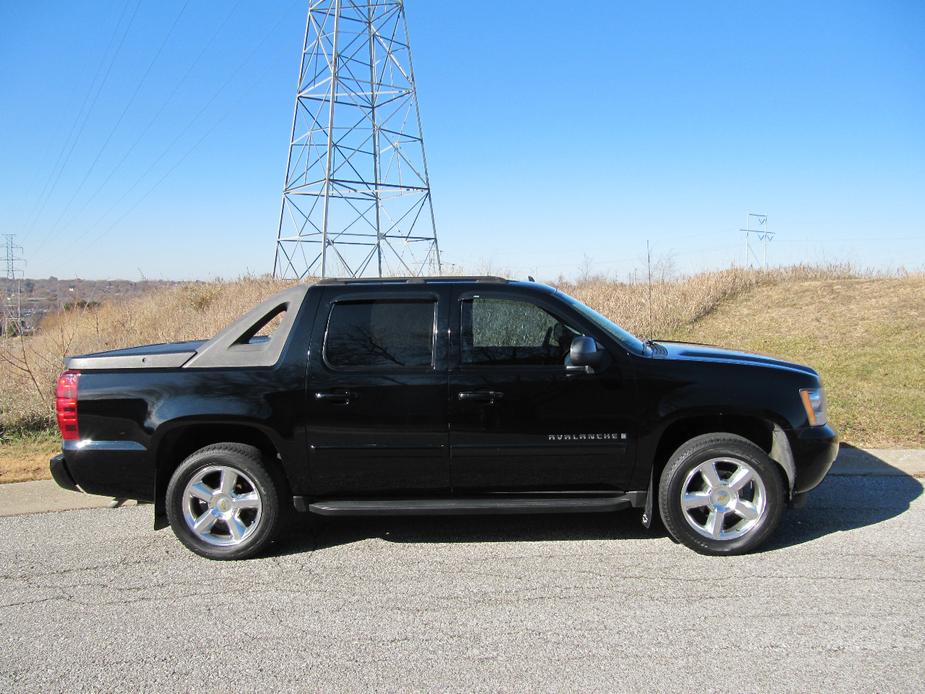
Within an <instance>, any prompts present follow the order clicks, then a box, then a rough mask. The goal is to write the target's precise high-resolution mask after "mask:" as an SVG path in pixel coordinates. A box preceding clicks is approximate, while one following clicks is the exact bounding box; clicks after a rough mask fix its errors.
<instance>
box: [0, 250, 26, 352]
mask: <svg viewBox="0 0 925 694" xmlns="http://www.w3.org/2000/svg"><path fill="white" fill-rule="evenodd" d="M15 241H16V235H15V234H3V259H2V263H3V266H4V269H5V270H6V275H5V277H4V279H5V280H6V281H5V282H4V286H3V297H2V299H3V326H2V330H3V332H2V333H0V336H7V335H19V334H21V333H22V331H23V319H22V292H21V291H20V289H21V288H20V279H21V277H20V274H21V272H22V267H23V265H24V264H25V262H26V261H25V260H24V259H23V257H22V256H18V255H17V253H22V246H17V245H16V243H15Z"/></svg>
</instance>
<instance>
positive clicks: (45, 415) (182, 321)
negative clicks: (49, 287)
mask: <svg viewBox="0 0 925 694" xmlns="http://www.w3.org/2000/svg"><path fill="white" fill-rule="evenodd" d="M289 284H291V283H290V282H282V281H278V280H273V279H269V278H265V277H260V278H258V277H246V278H243V279H239V280H236V281H233V282H223V281H216V282H197V283H193V284H186V285H180V286H178V287H171V288H168V289H163V290H159V291H154V292H151V293H150V294H146V295H144V296H140V297H136V298H134V299H130V300H128V301H123V302H115V303H106V304H103V305H102V306H100V307H98V308H90V309H78V310H72V311H65V312H61V313H58V314H57V315H54V316H50V317H48V318H47V319H46V320H45V321H44V322H43V323H42V325H41V328H40V330H39V331H38V333H37V334H36V335H34V336H31V337H25V338H7V339H2V340H0V435H3V434H6V435H7V436H8V435H10V434H16V433H17V432H28V431H35V430H40V429H42V428H48V427H50V426H52V424H53V415H54V383H55V378H56V377H57V375H58V374H59V373H60V372H61V369H62V367H63V365H64V358H65V356H68V355H74V354H83V353H87V352H98V351H102V350H107V349H118V348H120V347H130V346H133V345H143V344H153V343H158V342H175V341H178V340H195V339H199V338H208V337H211V336H212V335H214V334H216V333H217V332H219V330H221V329H222V328H223V327H225V326H226V325H228V324H229V323H231V322H232V321H233V320H234V319H235V318H237V317H239V316H240V315H241V314H242V313H244V312H245V311H246V310H247V309H249V308H251V307H253V306H254V305H255V304H257V303H259V302H260V301H262V300H263V299H264V298H266V297H267V296H269V295H270V294H273V293H274V292H277V291H279V290H280V289H283V288H284V287H286V286H288V285H289Z"/></svg>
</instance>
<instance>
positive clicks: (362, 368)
mask: <svg viewBox="0 0 925 694" xmlns="http://www.w3.org/2000/svg"><path fill="white" fill-rule="evenodd" d="M445 291H446V290H445V288H441V287H437V288H435V289H433V290H431V289H425V288H415V287H401V286H396V288H395V290H394V291H392V290H391V289H390V290H388V291H381V290H377V291H374V292H371V291H370V290H369V289H368V288H366V287H363V286H362V285H357V286H349V285H347V286H342V287H339V286H331V287H328V288H326V290H325V295H324V297H323V298H322V305H321V309H320V311H319V318H318V320H317V321H316V324H315V329H314V335H313V337H312V341H311V353H310V355H309V374H308V389H307V393H306V398H307V410H308V418H307V435H308V446H309V466H310V474H311V482H312V495H313V496H328V497H331V496H340V497H347V496H380V497H383V496H408V495H412V496H426V495H431V494H433V495H446V494H448V493H449V488H450V480H449V454H448V434H447V399H446V398H447V374H446V351H447V350H446V326H447V321H448V316H447V308H446V307H447V302H446V301H445V300H444V301H442V302H441V300H440V299H441V293H445Z"/></svg>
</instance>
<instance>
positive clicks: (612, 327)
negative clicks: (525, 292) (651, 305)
mask: <svg viewBox="0 0 925 694" xmlns="http://www.w3.org/2000/svg"><path fill="white" fill-rule="evenodd" d="M556 293H557V294H558V295H559V296H560V297H562V298H563V299H564V300H565V302H566V303H567V304H568V305H569V306H571V307H572V308H573V309H575V310H576V311H578V312H579V313H580V314H581V315H582V316H584V317H585V318H587V319H588V320H589V321H591V322H592V323H594V324H595V325H596V326H597V327H599V328H600V329H601V330H603V331H605V332H606V333H607V334H608V335H610V336H611V337H613V338H614V339H615V340H616V341H617V342H619V343H620V344H621V345H623V346H624V347H625V348H626V349H628V350H629V351H630V352H633V353H634V354H645V352H646V348H645V345H644V344H643V342H642V340H640V339H639V338H638V337H636V336H635V335H633V334H632V333H629V332H627V331H626V330H624V329H623V328H621V327H620V326H619V325H617V324H616V323H614V322H613V321H612V320H610V319H609V318H605V317H604V316H602V315H601V314H600V313H598V312H597V311H595V310H594V309H593V308H591V307H589V306H585V305H584V304H583V303H581V302H580V301H579V300H578V299H576V298H574V297H571V296H569V295H568V294H566V293H565V292H562V291H559V290H556Z"/></svg>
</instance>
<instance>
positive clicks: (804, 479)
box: [787, 425, 838, 494]
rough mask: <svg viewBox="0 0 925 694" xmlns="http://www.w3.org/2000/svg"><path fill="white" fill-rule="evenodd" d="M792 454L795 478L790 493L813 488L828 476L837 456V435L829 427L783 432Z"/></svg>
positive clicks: (803, 491)
mask: <svg viewBox="0 0 925 694" xmlns="http://www.w3.org/2000/svg"><path fill="white" fill-rule="evenodd" d="M787 438H788V439H789V441H790V450H791V452H792V454H793V463H794V467H795V473H796V479H795V480H794V484H793V493H794V494H805V493H806V492H808V491H810V490H811V489H814V488H815V487H816V486H817V485H818V484H819V483H820V482H822V480H823V479H824V478H825V476H826V474H828V472H829V469H830V468H831V467H832V463H834V462H835V458H836V456H838V434H837V433H835V430H834V429H833V428H832V427H830V426H829V425H825V426H821V427H805V428H803V429H793V430H791V431H789V432H787Z"/></svg>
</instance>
